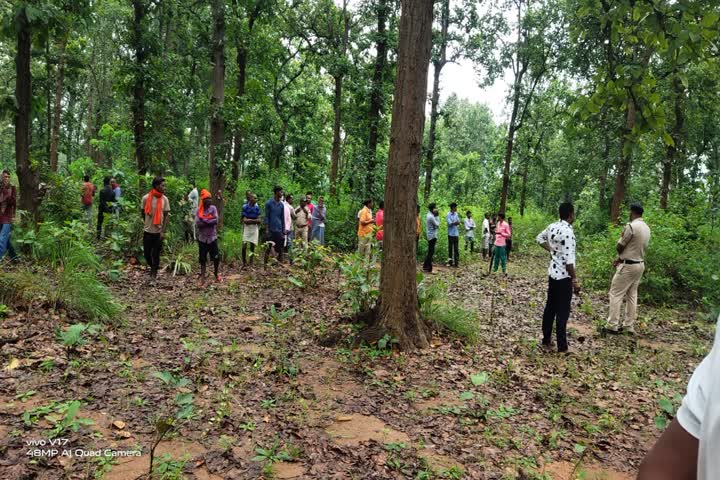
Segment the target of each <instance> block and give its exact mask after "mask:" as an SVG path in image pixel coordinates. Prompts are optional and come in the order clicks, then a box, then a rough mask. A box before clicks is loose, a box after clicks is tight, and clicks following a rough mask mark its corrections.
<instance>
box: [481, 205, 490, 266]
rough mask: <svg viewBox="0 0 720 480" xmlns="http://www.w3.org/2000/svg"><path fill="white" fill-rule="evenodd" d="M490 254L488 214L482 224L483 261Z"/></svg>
mask: <svg viewBox="0 0 720 480" xmlns="http://www.w3.org/2000/svg"><path fill="white" fill-rule="evenodd" d="M489 252H490V214H489V213H486V214H485V218H484V219H483V223H482V253H483V259H485V258H487V256H488V253H489Z"/></svg>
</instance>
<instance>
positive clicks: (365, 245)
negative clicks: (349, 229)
mask: <svg viewBox="0 0 720 480" xmlns="http://www.w3.org/2000/svg"><path fill="white" fill-rule="evenodd" d="M372 207H373V201H372V200H365V201H364V202H363V208H362V210H360V214H359V216H358V252H359V253H360V255H362V256H363V257H364V258H365V260H366V261H367V260H370V249H371V247H372V230H373V228H372V227H373V224H374V223H375V220H373V215H372Z"/></svg>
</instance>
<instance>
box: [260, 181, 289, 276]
mask: <svg viewBox="0 0 720 480" xmlns="http://www.w3.org/2000/svg"><path fill="white" fill-rule="evenodd" d="M282 197H283V189H282V187H278V186H276V187H275V188H274V189H273V198H271V199H270V200H268V201H267V202H265V220H264V223H265V228H266V231H265V236H266V238H267V241H268V242H269V243H270V247H269V248H268V249H267V250H265V262H264V263H265V264H267V262H268V259H269V258H270V248H272V249H274V250H275V254H276V255H277V259H278V262H280V263H282V261H283V251H284V250H285V204H284V203H283V201H282Z"/></svg>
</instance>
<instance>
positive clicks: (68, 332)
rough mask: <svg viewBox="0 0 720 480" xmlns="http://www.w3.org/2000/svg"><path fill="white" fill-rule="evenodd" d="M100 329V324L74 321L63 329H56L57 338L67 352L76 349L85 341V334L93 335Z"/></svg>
mask: <svg viewBox="0 0 720 480" xmlns="http://www.w3.org/2000/svg"><path fill="white" fill-rule="evenodd" d="M99 331H100V325H97V324H89V325H88V324H84V323H76V324H74V325H70V326H69V327H67V328H66V329H65V330H58V332H57V338H58V341H60V343H62V345H63V347H65V349H66V350H67V351H68V352H71V351H76V350H77V349H78V347H82V346H83V345H85V344H86V343H87V340H88V339H87V337H86V334H87V335H90V336H94V335H97V334H98V333H99Z"/></svg>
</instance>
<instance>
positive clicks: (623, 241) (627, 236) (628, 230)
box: [615, 223, 634, 255]
mask: <svg viewBox="0 0 720 480" xmlns="http://www.w3.org/2000/svg"><path fill="white" fill-rule="evenodd" d="M633 233H634V232H633V228H632V225H630V224H629V223H628V224H627V225H625V230H623V233H622V236H621V237H620V240H618V242H617V245H616V246H615V248H616V250H617V253H618V255H620V254H621V253H623V252H624V251H625V247H627V244H628V243H629V242H630V240H631V239H632V237H633Z"/></svg>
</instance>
